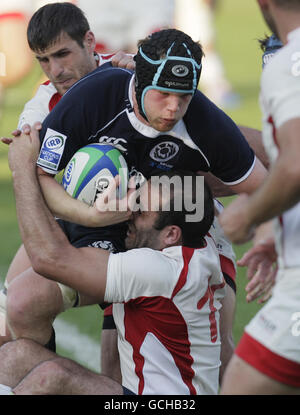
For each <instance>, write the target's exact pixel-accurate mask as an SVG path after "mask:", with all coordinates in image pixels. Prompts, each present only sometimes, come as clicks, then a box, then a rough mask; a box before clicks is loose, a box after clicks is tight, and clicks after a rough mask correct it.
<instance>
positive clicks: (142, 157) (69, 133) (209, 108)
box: [37, 64, 255, 185]
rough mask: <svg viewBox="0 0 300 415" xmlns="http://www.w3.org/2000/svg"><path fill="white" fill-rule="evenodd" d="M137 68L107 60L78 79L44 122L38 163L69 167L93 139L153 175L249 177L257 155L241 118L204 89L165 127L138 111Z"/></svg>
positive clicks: (229, 179) (49, 169)
mask: <svg viewBox="0 0 300 415" xmlns="http://www.w3.org/2000/svg"><path fill="white" fill-rule="evenodd" d="M133 82H134V81H133V73H132V72H131V71H128V70H125V69H121V68H112V67H111V65H110V64H105V65H102V66H101V67H99V68H97V69H96V70H95V71H93V72H91V73H90V74H88V75H87V76H86V77H85V78H83V79H81V80H80V81H79V82H77V83H76V84H75V85H74V86H73V87H72V88H71V89H70V90H69V91H68V92H67V93H66V94H65V95H64V96H63V98H62V99H61V101H60V102H59V103H58V104H57V105H56V106H55V108H54V109H53V110H52V111H51V113H50V114H49V115H48V116H47V118H46V119H45V120H44V122H43V128H42V130H41V133H40V139H41V151H40V155H39V159H38V163H37V164H38V166H39V167H41V168H42V169H44V170H45V171H47V172H48V173H51V174H56V173H57V172H58V171H60V170H62V169H64V168H65V167H66V165H67V163H68V162H69V160H70V159H71V157H72V156H73V154H74V153H75V152H76V151H77V150H79V149H80V148H82V147H83V146H85V145H87V144H91V143H94V142H100V143H103V144H112V145H114V146H115V147H116V148H118V149H119V150H120V151H121V152H123V154H124V156H125V158H126V161H127V163H128V166H129V168H130V169H131V171H135V172H136V171H138V172H141V173H142V174H143V175H144V176H145V177H147V178H148V177H149V176H150V175H151V172H152V171H153V170H155V169H157V168H158V169H162V170H169V169H172V168H179V169H186V170H192V171H199V170H201V171H211V172H212V173H213V174H214V175H215V176H217V177H218V178H219V179H221V180H222V181H223V182H224V183H226V184H229V185H230V184H237V183H239V182H241V181H242V180H244V179H245V178H246V177H247V176H248V175H249V174H250V173H251V170H252V168H253V166H254V161H255V155H254V153H253V151H252V149H251V148H250V147H249V145H248V143H247V141H246V140H245V138H244V137H243V135H242V134H241V132H240V130H239V128H238V127H237V126H236V125H235V123H234V122H233V121H232V120H231V119H230V118H229V117H228V116H227V115H226V114H225V113H224V112H223V111H221V110H220V109H219V108H217V107H216V106H215V105H214V104H213V103H212V102H211V101H210V100H209V99H208V98H206V97H205V96H204V95H203V94H202V93H201V92H200V91H196V93H195V95H194V97H193V99H192V100H191V103H190V105H189V108H188V110H187V113H186V115H185V116H184V118H183V120H181V121H179V122H178V123H177V124H176V125H175V127H174V128H173V130H171V131H168V132H163V133H161V132H159V131H157V130H155V129H153V128H151V127H149V126H147V125H145V124H144V123H142V122H141V121H139V120H138V119H137V117H136V116H135V114H134V111H133V104H132V98H131V93H130V91H131V87H132V85H133Z"/></svg>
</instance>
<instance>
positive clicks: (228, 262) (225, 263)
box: [209, 199, 236, 281]
mask: <svg viewBox="0 0 300 415" xmlns="http://www.w3.org/2000/svg"><path fill="white" fill-rule="evenodd" d="M214 205H215V210H216V211H217V213H218V214H220V213H221V212H222V211H223V210H224V206H223V205H222V203H221V202H220V201H219V200H217V199H214ZM209 235H211V236H212V238H213V240H214V241H215V244H216V247H217V250H218V252H219V256H220V262H221V269H222V272H223V273H225V274H227V275H228V276H229V277H230V278H231V279H232V280H233V281H235V277H236V256H235V253H234V250H233V247H232V244H231V242H230V241H229V239H227V238H226V236H225V234H224V232H223V229H222V228H221V225H220V223H219V219H218V215H215V218H214V221H213V224H212V226H211V228H210V230H209Z"/></svg>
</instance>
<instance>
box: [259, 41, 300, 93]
mask: <svg viewBox="0 0 300 415" xmlns="http://www.w3.org/2000/svg"><path fill="white" fill-rule="evenodd" d="M299 75H300V36H298V38H296V39H293V41H291V42H289V43H287V44H286V45H285V46H284V47H283V48H281V49H280V50H279V51H278V52H277V53H276V54H275V55H274V56H273V57H272V59H271V60H270V61H269V62H268V64H267V65H266V66H265V68H264V70H263V72H262V78H261V86H262V89H263V90H266V89H268V88H273V89H274V85H276V89H277V90H278V89H279V88H280V87H282V88H284V87H285V83H286V82H294V81H295V82H298V81H297V78H298V77H299Z"/></svg>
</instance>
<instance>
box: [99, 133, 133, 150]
mask: <svg viewBox="0 0 300 415" xmlns="http://www.w3.org/2000/svg"><path fill="white" fill-rule="evenodd" d="M99 143H100V144H110V145H112V146H114V147H116V148H117V149H118V150H120V151H123V152H124V151H127V149H126V147H124V146H123V144H124V145H126V144H127V141H126V140H125V139H124V138H116V137H108V136H107V135H104V136H102V137H100V138H99Z"/></svg>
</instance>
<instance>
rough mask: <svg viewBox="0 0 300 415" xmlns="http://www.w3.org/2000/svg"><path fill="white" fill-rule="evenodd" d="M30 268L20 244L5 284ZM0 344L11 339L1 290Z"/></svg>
mask: <svg viewBox="0 0 300 415" xmlns="http://www.w3.org/2000/svg"><path fill="white" fill-rule="evenodd" d="M29 268H31V263H30V260H29V258H28V255H27V253H26V251H25V248H24V245H21V246H20V248H19V249H18V251H17V253H16V255H15V256H14V259H13V260H12V262H11V264H10V266H9V269H8V271H7V274H6V279H5V281H6V286H8V285H9V283H10V282H11V281H13V279H14V278H16V277H17V276H18V275H20V274H22V273H23V272H24V271H26V270H27V269H29ZM0 295H1V299H0V346H1V345H2V344H4V343H6V342H8V341H10V340H12V336H11V333H10V330H9V328H8V326H7V324H6V306H5V303H6V299H5V294H4V292H3V291H2V292H1V293H0Z"/></svg>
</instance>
